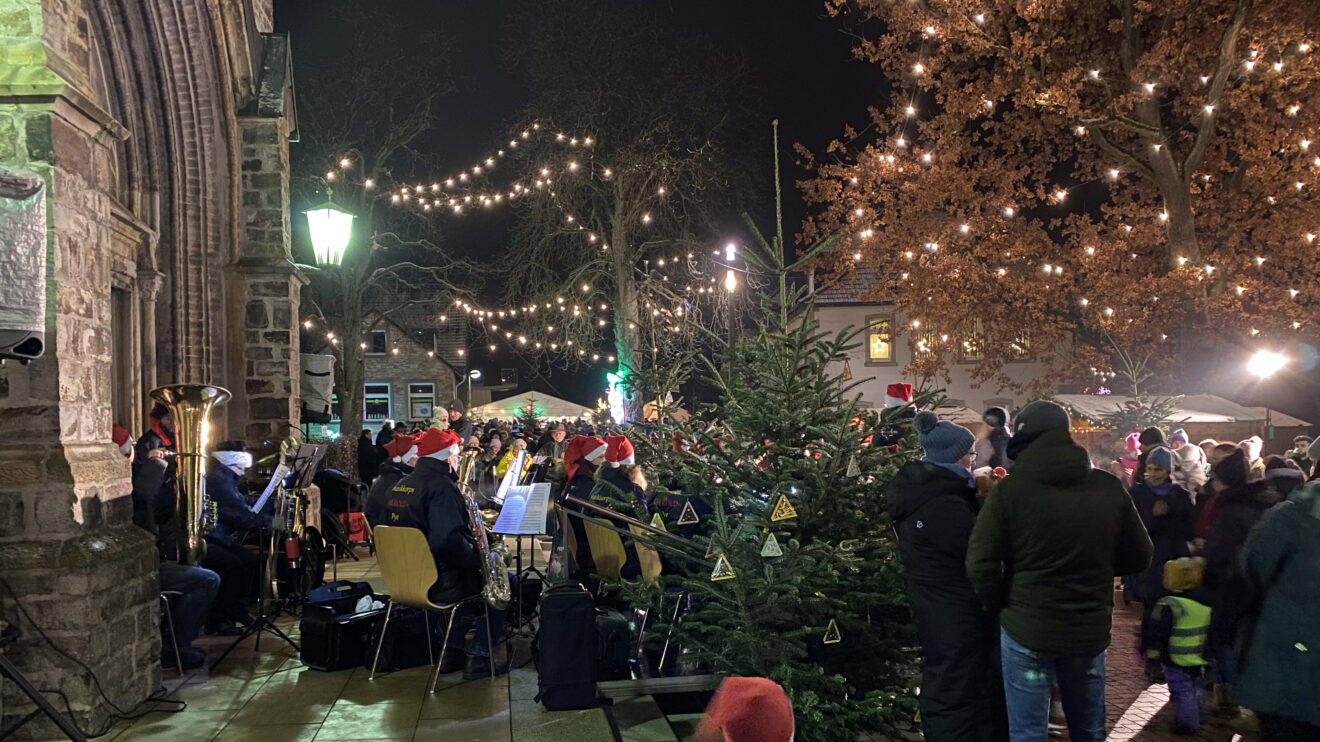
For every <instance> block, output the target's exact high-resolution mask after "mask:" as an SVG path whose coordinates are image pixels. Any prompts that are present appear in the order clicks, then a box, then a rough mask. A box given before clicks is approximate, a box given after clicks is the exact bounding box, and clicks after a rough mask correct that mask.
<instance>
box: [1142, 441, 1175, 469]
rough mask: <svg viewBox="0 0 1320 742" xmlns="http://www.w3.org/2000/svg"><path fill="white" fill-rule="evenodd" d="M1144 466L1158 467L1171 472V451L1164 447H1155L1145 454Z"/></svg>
mask: <svg viewBox="0 0 1320 742" xmlns="http://www.w3.org/2000/svg"><path fill="white" fill-rule="evenodd" d="M1146 466H1158V467H1159V468H1161V469H1163V470H1164V471H1167V472H1173V451H1170V450H1169V449H1167V448H1165V447H1164V446H1156V447H1154V448H1152V449H1151V450H1150V453H1148V454H1146Z"/></svg>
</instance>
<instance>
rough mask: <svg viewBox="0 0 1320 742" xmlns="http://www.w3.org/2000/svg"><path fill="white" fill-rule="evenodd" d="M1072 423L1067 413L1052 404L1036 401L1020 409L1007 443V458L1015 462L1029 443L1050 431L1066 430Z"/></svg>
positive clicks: (1046, 401)
mask: <svg viewBox="0 0 1320 742" xmlns="http://www.w3.org/2000/svg"><path fill="white" fill-rule="evenodd" d="M1071 424H1072V422H1071V421H1070V420H1069V419H1068V411H1067V410H1065V409H1063V408H1062V407H1060V406H1059V405H1058V404H1056V403H1054V402H1050V401H1048V400H1044V399H1041V400H1037V401H1035V402H1032V403H1031V404H1029V405H1027V406H1026V407H1023V408H1022V411H1021V412H1019V413H1018V416H1017V420H1016V421H1015V422H1014V424H1013V438H1012V439H1010V440H1009V442H1008V457H1009V458H1010V459H1013V460H1017V457H1018V455H1019V454H1021V453H1022V452H1023V451H1025V450H1026V448H1027V446H1029V445H1031V442H1032V441H1034V440H1036V439H1037V438H1039V437H1041V436H1042V435H1044V434H1045V433H1048V432H1049V431H1051V430H1060V429H1062V430H1068V428H1069V427H1070V426H1071Z"/></svg>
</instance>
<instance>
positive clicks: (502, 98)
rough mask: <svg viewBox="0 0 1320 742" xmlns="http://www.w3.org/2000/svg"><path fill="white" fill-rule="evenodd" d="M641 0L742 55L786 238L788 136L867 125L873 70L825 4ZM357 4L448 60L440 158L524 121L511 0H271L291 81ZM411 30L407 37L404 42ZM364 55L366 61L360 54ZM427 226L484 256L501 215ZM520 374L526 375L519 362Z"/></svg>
mask: <svg viewBox="0 0 1320 742" xmlns="http://www.w3.org/2000/svg"><path fill="white" fill-rule="evenodd" d="M620 1H621V2H632V1H634V0H620ZM645 4H646V5H648V6H651V7H653V8H654V7H658V8H660V9H661V10H662V11H667V12H668V13H669V14H671V15H672V22H673V23H674V24H676V25H677V26H678V27H679V28H688V27H690V28H691V29H692V30H693V32H694V33H700V34H704V35H706V36H708V37H710V38H712V39H713V40H714V41H715V42H716V43H717V44H718V45H719V46H720V47H721V48H723V49H725V50H727V51H732V52H735V53H737V54H739V55H740V56H742V57H743V58H744V59H745V60H746V62H747V64H748V66H749V67H750V69H751V74H752V76H753V77H754V78H755V84H756V86H757V87H758V88H759V89H760V90H759V95H758V96H756V97H757V99H758V100H759V102H760V109H761V110H759V111H755V112H753V115H752V119H753V120H757V121H762V122H764V128H763V129H762V131H761V132H760V134H759V135H758V137H757V138H755V139H749V140H748V141H747V142H746V146H747V147H748V148H749V151H750V152H751V153H752V154H753V159H751V160H750V161H751V162H754V163H760V166H761V167H763V168H764V170H763V172H761V173H758V174H757V176H758V180H759V181H760V182H763V183H766V184H768V183H770V181H771V175H770V172H771V171H770V169H771V167H772V164H771V163H772V161H771V158H770V151H771V141H770V134H771V131H770V121H771V120H772V119H775V118H778V119H779V122H780V151H781V152H782V153H783V154H784V158H783V159H782V161H781V167H782V168H783V179H784V209H785V219H784V221H785V232H786V235H792V234H793V233H795V232H796V231H797V230H798V228H799V226H800V224H801V222H802V218H803V216H804V213H805V210H804V207H803V205H802V202H801V198H800V197H799V194H798V191H797V189H796V188H795V187H794V185H793V183H794V181H795V180H796V179H797V178H799V177H801V176H802V175H803V172H802V171H801V170H800V169H799V168H797V167H795V166H794V164H793V156H792V145H793V144H795V143H801V144H803V145H805V146H807V147H808V148H810V149H812V150H813V151H816V152H821V151H823V150H824V148H825V146H826V145H827V144H828V143H829V142H830V140H831V139H833V138H835V137H837V136H838V135H840V134H841V133H842V131H843V129H844V127H845V125H847V124H850V123H851V124H854V125H857V126H859V127H862V126H865V124H866V122H867V118H866V106H867V104H868V103H872V102H876V101H879V100H880V99H881V97H882V96H883V95H885V93H886V88H885V85H886V83H885V81H884V79H883V77H882V76H881V75H880V72H879V70H878V68H876V67H875V66H872V65H868V64H866V63H863V62H859V61H857V60H855V59H853V57H852V53H851V44H850V40H849V38H848V37H847V36H846V35H844V34H843V33H842V31H841V28H842V27H841V25H840V23H839V21H838V20H836V19H831V18H829V17H827V16H826V15H825V12H824V9H823V4H821V3H818V2H813V1H811V0H761V1H758V2H754V3H753V2H746V1H744V2H710V1H709V0H702V1H690V0H668V2H659V3H657V2H647V3H645ZM367 7H370V8H372V9H373V10H372V11H371V12H372V13H376V12H384V13H385V14H387V15H388V17H390V18H392V19H393V20H391V21H389V22H390V23H391V24H392V25H394V24H397V26H396V28H397V29H402V31H401V32H400V31H395V32H394V33H395V34H396V35H402V36H403V37H404V41H403V42H401V43H400V44H399V46H398V49H397V53H398V54H399V55H401V56H403V57H405V58H407V59H409V60H410V61H412V60H415V61H416V63H417V64H438V63H447V64H449V68H448V69H449V72H450V74H451V75H452V77H453V80H454V83H455V85H456V88H457V89H456V90H455V92H453V93H452V94H449V95H446V96H444V97H443V98H442V99H441V102H440V106H439V108H438V111H437V115H436V117H435V126H434V129H433V131H432V132H431V133H430V134H429V136H428V138H427V144H426V146H427V148H428V149H429V151H430V152H431V153H433V154H436V155H438V156H439V158H440V160H441V163H442V166H443V167H444V169H445V170H451V169H452V170H458V169H462V168H465V167H467V166H468V165H470V164H471V162H472V161H473V160H474V159H475V158H477V157H481V156H484V155H485V154H486V153H487V152H489V151H491V150H492V149H493V148H495V147H498V146H499V144H500V143H501V142H503V141H504V140H506V139H507V138H508V133H509V132H510V131H511V129H512V128H513V127H515V126H517V125H519V123H520V122H521V121H522V120H523V119H522V118H521V116H520V114H521V113H522V112H524V111H525V110H526V108H527V106H528V105H529V103H530V101H531V98H532V91H530V90H529V89H528V83H527V81H526V80H524V79H522V78H520V77H518V76H516V75H515V74H513V73H512V72H511V71H510V69H511V65H510V64H509V62H508V59H507V58H508V57H509V56H510V51H511V50H510V49H508V48H506V46H507V45H508V44H510V43H512V42H511V39H516V38H518V37H519V36H520V35H525V33H526V27H525V25H523V24H525V23H526V19H525V18H523V17H520V16H519V15H518V14H517V12H516V9H517V7H518V5H517V4H516V3H514V2H507V1H505V0H492V1H490V2H455V1H454V0H449V1H448V2H426V1H424V0H413V1H412V2H406V1H404V0H387V1H384V2H378V3H372V4H371V5H370V6H367V5H365V4H364V3H361V2H354V1H353V0H278V1H277V2H276V19H275V20H276V30H277V31H284V32H288V33H289V34H290V36H291V39H292V45H293V54H294V76H295V86H296V84H297V80H298V79H301V78H305V77H310V76H313V75H316V74H317V72H318V69H319V65H320V64H321V63H322V62H323V60H325V59H327V58H328V55H337V54H342V53H344V51H345V49H347V48H349V47H350V46H351V44H352V40H353V37H354V34H355V32H356V30H357V28H358V27H359V26H361V25H362V20H361V19H362V18H364V17H366V16H367V15H368V13H367V12H366V11H365V10H364V8H367ZM435 31H438V32H439V33H440V35H442V36H443V37H445V38H446V39H447V40H448V42H449V43H450V44H451V47H450V49H449V51H448V54H446V55H444V57H445V58H444V59H443V60H441V59H437V57H438V54H437V51H436V49H435V48H434V46H433V45H431V44H430V43H428V42H427V41H425V40H423V37H424V36H425V35H427V34H428V32H435ZM413 34H415V35H416V37H417V40H416V41H415V42H412V41H410V40H409V38H410V37H411V36H412V35H413ZM363 63H368V64H369V63H370V60H363ZM297 147H298V145H297V144H296V143H295V144H293V145H292V156H293V157H294V158H295V160H296V159H297V158H298V157H299V153H298V151H297ZM757 196H758V203H763V204H764V205H763V206H762V207H760V208H758V209H757V210H756V211H757V212H758V213H756V216H757V217H758V219H759V221H760V223H762V224H763V225H765V227H767V228H772V226H773V225H772V222H771V221H770V217H772V216H773V200H772V193H771V192H765V193H761V194H757ZM292 207H293V209H294V211H295V212H297V211H299V210H301V209H302V208H305V207H306V205H303V204H297V203H295V204H293V205H292ZM729 217H730V218H729V221H730V222H731V223H734V222H736V220H737V215H736V214H730V215H729ZM435 225H436V228H437V234H436V235H435V236H436V237H437V238H439V239H440V240H441V241H443V243H444V244H445V246H446V247H447V248H448V249H451V250H453V251H455V252H458V253H463V254H467V255H472V256H474V257H477V258H478V259H485V258H486V257H487V256H491V255H493V254H496V253H497V252H498V251H499V250H500V249H501V247H502V245H503V242H504V239H505V228H506V227H507V225H508V216H507V214H505V213H501V211H500V210H498V209H497V210H494V211H492V212H477V213H474V214H473V215H471V216H468V217H464V218H462V219H452V218H451V219H445V218H444V217H441V218H440V219H438V220H437V221H436V222H435ZM299 226H300V225H299ZM730 236H731V237H733V236H735V235H730ZM295 238H296V236H295ZM489 293H490V296H489V298H490V299H491V300H492V301H494V300H496V299H497V297H498V296H499V287H491V288H490V291H489ZM507 360H508V359H504V360H503V361H500V362H492V363H491V364H490V365H491V369H493V370H497V369H498V367H499V366H507V365H510V364H509V363H508V362H507ZM487 373H488V375H489V374H490V371H488V372H487ZM523 373H524V376H525V377H526V376H527V375H528V374H527V370H526V369H524V372H523ZM602 376H603V374H602V372H601V371H600V369H585V370H584V371H583V372H582V373H577V374H574V373H572V372H563V371H559V370H556V371H555V372H554V373H553V374H552V375H551V382H552V387H553V388H551V387H546V386H544V385H541V386H542V387H543V389H544V390H546V391H555V392H557V393H562V394H563V395H564V396H566V397H569V398H572V399H575V400H576V401H579V402H584V403H589V402H591V401H593V400H595V398H596V397H597V396H600V394H601V385H602V384H603V379H602Z"/></svg>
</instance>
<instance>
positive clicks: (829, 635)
mask: <svg viewBox="0 0 1320 742" xmlns="http://www.w3.org/2000/svg"><path fill="white" fill-rule="evenodd" d="M841 641H843V636H842V635H841V634H840V633H839V624H837V623H835V622H834V619H832V618H831V619H830V625H829V626H827V627H825V637H824V638H823V639H821V643H822V644H838V643H839V642H841Z"/></svg>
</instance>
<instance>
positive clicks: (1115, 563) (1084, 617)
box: [967, 430, 1154, 655]
mask: <svg viewBox="0 0 1320 742" xmlns="http://www.w3.org/2000/svg"><path fill="white" fill-rule="evenodd" d="M1153 551H1154V549H1153V547H1152V546H1151V543H1150V536H1148V535H1146V528H1145V526H1143V525H1142V524H1141V516H1139V515H1137V509H1136V508H1135V507H1133V505H1132V498H1131V497H1128V494H1127V492H1126V491H1124V489H1123V485H1122V483H1120V482H1119V481H1118V479H1117V478H1115V477H1114V475H1112V474H1109V473H1108V472H1103V471H1100V470H1098V469H1092V468H1091V460H1090V458H1089V457H1088V456H1087V453H1086V449H1084V448H1082V447H1081V446H1078V445H1077V444H1076V443H1073V440H1072V437H1071V436H1069V434H1068V431H1067V430H1050V431H1048V432H1045V433H1043V434H1042V435H1040V436H1039V437H1037V438H1036V439H1035V440H1033V441H1031V442H1030V443H1029V444H1027V447H1026V448H1025V449H1024V450H1023V451H1021V452H1020V453H1019V454H1018V456H1017V457H1016V458H1015V459H1014V464H1013V473H1012V474H1011V475H1009V476H1008V477H1007V478H1005V479H1002V480H1000V481H999V483H998V484H997V485H995V488H994V489H993V490H991V492H990V495H989V497H987V498H986V501H985V505H984V506H983V508H982V510H981V514H980V516H979V517H978V518H977V519H976V526H975V527H974V528H973V529H972V538H971V542H970V543H969V544H968V547H967V574H968V576H969V577H970V578H971V581H972V587H973V588H974V589H975V590H976V593H977V595H979V596H980V597H981V599H982V601H984V602H985V603H986V604H987V606H989V607H990V608H991V609H1000V608H1002V610H1001V611H1000V614H999V623H1000V625H1001V626H1002V627H1003V628H1004V631H1005V632H1007V633H1008V635H1009V636H1010V637H1012V638H1013V640H1014V641H1016V642H1017V643H1019V644H1021V645H1022V646H1024V647H1026V648H1028V649H1032V650H1035V651H1037V652H1066V653H1070V654H1084V655H1094V654H1099V653H1100V652H1101V651H1103V650H1104V649H1105V648H1106V647H1108V646H1109V633H1110V628H1111V617H1112V613H1113V602H1114V578H1115V577H1118V576H1120V575H1130V574H1135V573H1137V572H1141V571H1144V570H1145V569H1146V567H1148V566H1150V560H1151V555H1152V553H1153Z"/></svg>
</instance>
